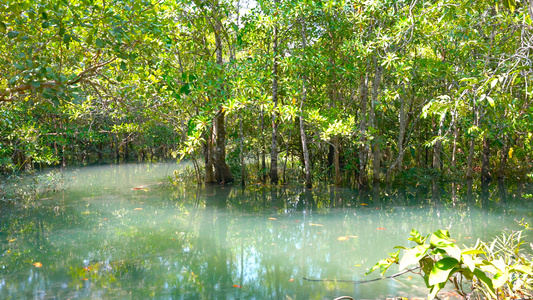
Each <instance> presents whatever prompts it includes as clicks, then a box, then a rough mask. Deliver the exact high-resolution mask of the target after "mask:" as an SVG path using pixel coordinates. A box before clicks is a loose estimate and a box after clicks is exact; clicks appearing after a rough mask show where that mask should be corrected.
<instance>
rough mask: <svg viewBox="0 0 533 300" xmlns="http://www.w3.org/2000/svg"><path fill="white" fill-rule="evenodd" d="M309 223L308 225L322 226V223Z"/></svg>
mask: <svg viewBox="0 0 533 300" xmlns="http://www.w3.org/2000/svg"><path fill="white" fill-rule="evenodd" d="M309 225H310V226H318V227H322V226H324V225H322V224H315V223H309Z"/></svg>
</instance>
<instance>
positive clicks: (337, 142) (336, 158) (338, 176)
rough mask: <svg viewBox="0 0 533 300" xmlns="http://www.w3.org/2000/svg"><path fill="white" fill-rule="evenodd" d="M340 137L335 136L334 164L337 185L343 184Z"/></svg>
mask: <svg viewBox="0 0 533 300" xmlns="http://www.w3.org/2000/svg"><path fill="white" fill-rule="evenodd" d="M340 147H341V145H340V139H339V137H338V136H335V137H333V148H334V152H333V164H334V166H335V186H341V181H342V178H341V166H340Z"/></svg>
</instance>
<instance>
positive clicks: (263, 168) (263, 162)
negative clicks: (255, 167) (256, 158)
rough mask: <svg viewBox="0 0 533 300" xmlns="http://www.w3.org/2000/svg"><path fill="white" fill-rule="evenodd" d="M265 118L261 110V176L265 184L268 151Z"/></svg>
mask: <svg viewBox="0 0 533 300" xmlns="http://www.w3.org/2000/svg"><path fill="white" fill-rule="evenodd" d="M265 148H266V147H265V116H264V114H263V110H261V170H260V172H259V174H260V175H261V182H262V183H265V181H266V157H265V155H266V149H265Z"/></svg>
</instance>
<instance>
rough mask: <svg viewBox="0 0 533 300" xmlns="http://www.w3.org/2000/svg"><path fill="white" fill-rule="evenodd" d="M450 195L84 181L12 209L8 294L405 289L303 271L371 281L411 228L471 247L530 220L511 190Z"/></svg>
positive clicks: (386, 292) (232, 294)
mask: <svg viewBox="0 0 533 300" xmlns="http://www.w3.org/2000/svg"><path fill="white" fill-rule="evenodd" d="M132 182H133V181H132ZM477 188H478V187H477ZM477 188H476V187H475V186H474V187H473V188H472V191H476V190H477ZM273 189H275V190H273ZM508 189H509V191H510V192H509V194H510V195H515V194H518V193H519V192H520V191H521V190H522V189H524V188H523V187H519V186H510V187H508ZM441 191H442V193H441V201H440V202H439V203H440V204H439V206H438V207H437V206H434V205H428V204H430V203H431V202H430V201H429V199H427V195H428V194H427V192H424V191H422V192H420V191H419V190H418V189H416V188H412V187H406V188H404V189H401V190H398V191H396V190H395V189H393V188H390V187H388V188H379V189H378V188H373V189H372V190H369V191H365V192H361V193H359V191H353V190H348V189H337V188H331V187H323V189H322V187H317V188H315V189H314V190H312V191H311V190H306V189H302V188H301V187H295V186H286V187H280V188H277V187H276V188H270V187H264V186H253V185H250V186H248V187H247V188H246V189H244V190H238V191H237V188H228V187H220V186H206V187H203V188H202V187H196V186H194V187H188V186H180V187H177V188H172V189H167V188H151V189H149V190H148V191H139V192H136V191H130V190H129V189H128V190H127V191H126V190H125V189H123V190H120V189H110V190H105V191H102V190H97V189H90V190H89V192H87V193H83V190H82V189H81V187H80V188H79V189H74V190H72V191H69V192H67V193H65V194H64V197H57V198H55V199H50V200H46V201H41V202H35V203H33V204H32V205H30V206H28V207H21V208H17V207H0V208H1V211H0V212H1V213H2V218H0V264H1V265H2V266H5V269H3V272H2V273H0V282H5V284H4V285H3V286H2V285H1V284H0V298H2V299H4V298H6V299H7V298H36V297H37V298H38V296H37V295H36V294H35V293H36V292H35V291H44V292H46V293H47V296H50V297H56V298H91V297H101V298H112V297H118V298H121V297H129V295H130V294H129V293H130V292H131V295H135V297H139V298H184V299H217V298H224V299H227V298H239V297H240V298H243V299H250V298H254V297H255V298H275V299H278V298H285V297H286V296H289V297H291V298H298V299H300V298H305V299H322V298H334V297H335V296H338V295H340V294H350V295H352V296H355V297H356V298H365V297H367V298H368V297H375V298H386V297H387V296H395V295H394V293H395V291H396V288H398V286H399V285H400V284H399V283H397V282H392V281H389V282H381V283H376V285H362V286H357V287H356V288H354V287H353V286H352V285H349V284H345V285H343V284H335V283H311V282H306V281H304V280H302V278H303V277H309V278H323V279H324V278H329V279H347V280H361V279H366V278H363V277H362V274H363V273H364V272H365V268H368V267H370V266H371V265H373V264H374V263H375V262H376V261H377V260H378V259H381V258H382V257H386V256H387V251H390V249H391V248H392V247H393V246H395V245H400V244H403V242H404V240H405V237H406V236H408V235H409V232H410V230H411V228H417V229H419V230H420V231H421V232H422V231H423V232H427V233H429V232H431V231H433V230H436V229H441V228H447V227H449V229H450V231H451V232H452V234H453V235H454V236H458V237H459V238H462V239H463V240H461V241H458V242H459V243H465V244H469V243H473V242H474V240H475V239H472V240H469V239H467V238H468V237H474V238H475V237H478V236H481V235H485V237H487V236H490V235H492V234H494V233H496V232H498V231H499V230H500V228H501V226H502V224H511V223H512V220H513V219H515V218H517V216H521V215H522V213H521V212H520V210H521V208H520V206H518V205H517V204H516V203H515V202H513V199H516V198H512V197H509V198H508V203H507V204H506V205H507V206H505V207H502V206H500V204H499V203H498V202H497V201H496V200H497V199H496V198H497V195H498V194H499V193H501V191H500V190H498V191H497V192H496V191H493V193H492V194H490V196H489V198H488V200H487V201H488V203H486V204H484V205H481V201H480V200H479V198H477V197H478V194H476V193H475V192H472V199H471V202H468V201H467V200H466V199H467V198H468V196H467V194H468V187H467V186H466V185H464V186H460V187H459V186H458V187H457V201H456V203H455V206H454V205H453V201H452V200H451V197H449V195H450V194H449V193H447V191H450V190H449V189H448V190H447V188H446V186H445V185H443V187H442V190H441ZM417 193H418V194H419V195H423V197H422V198H421V199H418V198H416V197H417ZM58 196H60V195H58ZM514 197H516V196H514ZM363 204H367V205H363ZM137 208H142V210H135V209H137ZM269 218H270V219H269ZM519 218H521V217H519ZM457 232H459V233H460V234H457ZM339 237H345V238H346V237H347V238H346V239H340V240H339V239H338V238H339ZM481 237H483V236H481ZM12 240H13V241H12ZM8 250H9V251H10V252H9V253H8V252H7V251H8ZM14 254H17V255H14ZM36 261H39V262H41V263H42V264H43V267H42V268H36V267H34V266H33V265H31V263H33V262H36ZM28 278H31V279H32V280H31V281H30V282H29V281H28ZM399 280H402V279H399ZM408 284H409V285H410V284H411V283H410V282H409V283H408ZM233 285H237V286H242V288H238V287H233ZM376 291H383V292H381V294H376ZM411 293H415V294H416V291H414V290H412V291H411ZM421 294H423V292H421ZM369 295H372V296H369ZM411 296H412V295H411Z"/></svg>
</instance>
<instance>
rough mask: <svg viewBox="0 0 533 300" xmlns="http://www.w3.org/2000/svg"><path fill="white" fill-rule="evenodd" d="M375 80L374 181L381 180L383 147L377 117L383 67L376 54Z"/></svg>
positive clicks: (372, 108)
mask: <svg viewBox="0 0 533 300" xmlns="http://www.w3.org/2000/svg"><path fill="white" fill-rule="evenodd" d="M374 69H375V74H374V82H372V103H371V109H370V118H369V121H370V126H371V127H372V128H373V129H374V132H375V134H374V138H373V139H372V156H373V157H372V178H373V182H378V181H380V163H381V153H380V152H381V151H380V150H381V149H380V146H379V133H378V122H377V119H376V104H377V101H378V92H379V86H380V84H381V74H382V72H383V68H382V67H381V65H379V64H378V61H377V58H376V56H374Z"/></svg>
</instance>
